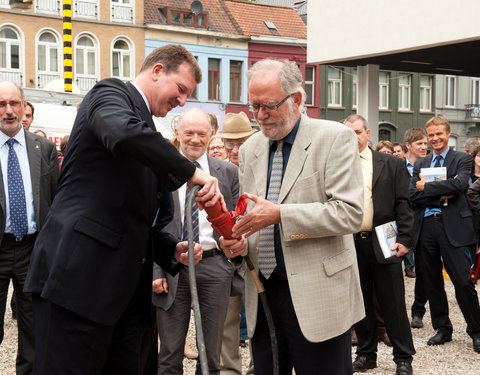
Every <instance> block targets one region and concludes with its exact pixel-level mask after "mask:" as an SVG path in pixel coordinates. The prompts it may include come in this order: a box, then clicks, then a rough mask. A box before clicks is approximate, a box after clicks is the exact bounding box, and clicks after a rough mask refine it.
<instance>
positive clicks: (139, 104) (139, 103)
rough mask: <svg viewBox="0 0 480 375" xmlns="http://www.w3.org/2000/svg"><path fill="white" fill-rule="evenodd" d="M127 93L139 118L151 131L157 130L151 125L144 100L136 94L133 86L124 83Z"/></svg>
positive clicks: (150, 116)
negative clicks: (129, 94)
mask: <svg viewBox="0 0 480 375" xmlns="http://www.w3.org/2000/svg"><path fill="white" fill-rule="evenodd" d="M126 85H127V88H128V91H130V93H131V94H132V97H133V100H134V103H135V107H136V108H137V112H138V113H139V114H140V117H141V118H142V120H143V121H145V122H146V123H147V124H148V126H150V128H151V129H152V130H155V131H156V130H157V129H156V127H155V124H154V123H153V119H152V114H151V113H150V111H149V110H148V107H147V105H146V104H145V100H143V97H142V95H141V94H140V93H139V92H138V90H137V88H136V87H135V86H133V85H132V84H131V83H130V82H127V83H126Z"/></svg>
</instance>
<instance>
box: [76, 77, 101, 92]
mask: <svg viewBox="0 0 480 375" xmlns="http://www.w3.org/2000/svg"><path fill="white" fill-rule="evenodd" d="M76 82H77V86H78V88H79V89H80V91H81V92H82V94H85V93H87V92H88V91H89V90H90V89H91V88H92V87H93V86H95V84H96V83H97V79H96V78H95V77H77V79H76Z"/></svg>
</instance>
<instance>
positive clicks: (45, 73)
mask: <svg viewBox="0 0 480 375" xmlns="http://www.w3.org/2000/svg"><path fill="white" fill-rule="evenodd" d="M45 33H50V34H52V35H53V36H54V37H55V43H53V42H44V41H41V40H40V38H41V37H42V35H43V34H45ZM60 41H61V37H60V35H58V34H57V32H56V31H55V30H53V29H50V28H45V29H41V30H39V31H38V33H37V35H36V40H35V54H36V59H35V60H36V64H35V72H36V77H37V82H36V86H37V88H40V89H42V88H44V87H45V85H46V84H47V83H48V82H47V81H45V82H43V83H42V81H44V80H43V79H42V78H41V77H46V78H47V79H48V78H51V79H61V78H62V75H63V64H62V59H63V50H62V47H61V42H60ZM40 46H45V67H46V69H45V70H41V69H40V67H39V63H40V50H39V49H40ZM52 47H56V50H57V70H56V71H55V70H52V69H51V67H50V62H51V58H50V54H51V52H52V51H51V50H52ZM54 77H56V78H54Z"/></svg>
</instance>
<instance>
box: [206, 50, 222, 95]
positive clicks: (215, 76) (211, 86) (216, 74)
mask: <svg viewBox="0 0 480 375" xmlns="http://www.w3.org/2000/svg"><path fill="white" fill-rule="evenodd" d="M208 100H217V101H220V60H219V59H208Z"/></svg>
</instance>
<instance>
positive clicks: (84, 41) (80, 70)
mask: <svg viewBox="0 0 480 375" xmlns="http://www.w3.org/2000/svg"><path fill="white" fill-rule="evenodd" d="M75 54H76V56H75V60H74V61H75V76H76V81H77V85H78V87H79V88H80V90H81V91H82V92H87V91H88V90H90V89H91V88H92V87H93V86H94V85H95V83H96V82H97V47H96V43H95V41H94V39H93V38H91V37H90V36H87V35H83V36H81V37H80V38H79V39H78V41H77V44H76V48H75Z"/></svg>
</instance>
